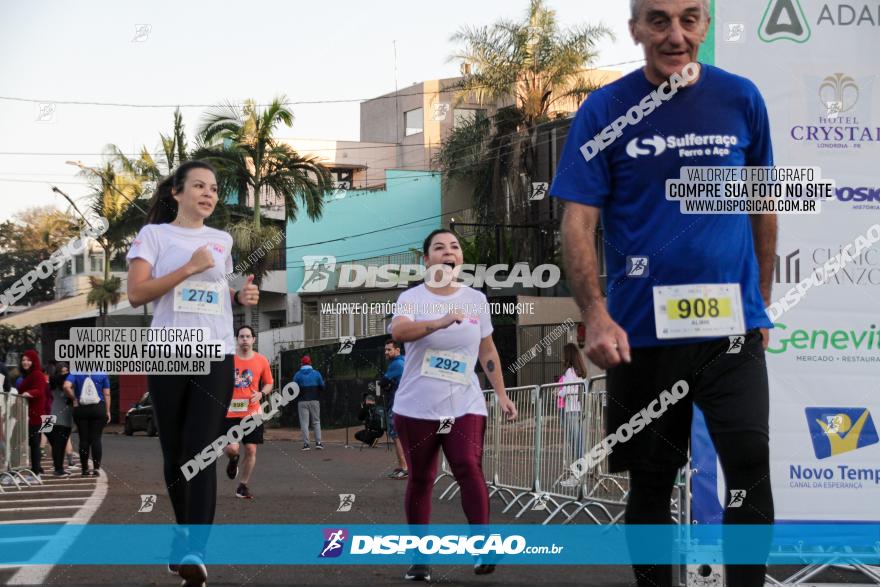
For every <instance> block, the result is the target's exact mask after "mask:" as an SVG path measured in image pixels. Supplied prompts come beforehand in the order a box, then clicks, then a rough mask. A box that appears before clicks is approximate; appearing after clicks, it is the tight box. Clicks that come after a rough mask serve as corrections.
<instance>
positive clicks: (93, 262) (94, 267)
mask: <svg viewBox="0 0 880 587" xmlns="http://www.w3.org/2000/svg"><path fill="white" fill-rule="evenodd" d="M89 272H91V273H103V272H104V257H103V256H101V255H89Z"/></svg>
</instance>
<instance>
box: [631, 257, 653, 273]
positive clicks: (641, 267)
mask: <svg viewBox="0 0 880 587" xmlns="http://www.w3.org/2000/svg"><path fill="white" fill-rule="evenodd" d="M626 276H627V277H647V276H648V258H647V257H627V258H626Z"/></svg>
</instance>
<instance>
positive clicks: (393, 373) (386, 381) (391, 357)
mask: <svg viewBox="0 0 880 587" xmlns="http://www.w3.org/2000/svg"><path fill="white" fill-rule="evenodd" d="M385 359H387V360H388V367H387V368H386V369H385V374H384V375H383V376H382V381H381V382H380V384H381V387H382V392H383V393H385V394H386V396H387V398H388V400H387V405H388V436H389V437H390V438H391V439H392V440H393V441H394V449H395V450H396V451H397V467H396V468H395V469H394V470H393V471H391V473H390V474H389V475H388V478H389V479H397V480H404V479H406V478H407V477H408V476H409V472H408V470H407V468H406V455H404V453H403V445H402V444H400V439H399V438H398V437H397V430H395V429H394V392H395V391H397V386H398V385H400V378H401V377H402V376H403V361H404V357H403V355H401V354H400V345H399V344H397V343H396V342H395V341H394V340H388V341H387V342H386V343H385Z"/></svg>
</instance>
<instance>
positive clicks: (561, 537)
mask: <svg viewBox="0 0 880 587" xmlns="http://www.w3.org/2000/svg"><path fill="white" fill-rule="evenodd" d="M189 553H197V554H198V555H199V556H200V557H201V558H202V559H203V560H204V561H205V563H207V564H219V565H239V564H248V565H315V564H356V565H372V564H389V563H390V564H410V563H413V562H423V563H425V564H464V563H467V564H473V563H474V562H475V561H476V560H477V559H479V561H480V562H483V563H486V564H495V563H502V564H514V565H628V564H632V563H636V564H710V563H725V564H763V563H765V562H768V561H769V563H770V564H809V563H837V562H840V563H862V564H878V563H880V524H780V525H777V526H758V525H755V526H673V525H670V526H592V525H566V526H537V525H513V524H511V525H495V526H467V525H430V526H407V525H355V524H351V525H339V526H327V525H285V524H261V525H237V524H236V525H232V524H218V525H214V526H175V525H161V524H132V525H112V524H110V525H107V524H90V525H76V524H65V525H53V524H21V525H8V526H0V564H7V565H22V564H40V565H43V564H52V565H89V564H111V565H153V564H165V563H168V562H179V561H180V560H181V559H182V558H183V557H184V556H186V555H187V554H189ZM768 556H769V559H768Z"/></svg>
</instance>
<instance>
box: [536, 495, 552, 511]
mask: <svg viewBox="0 0 880 587" xmlns="http://www.w3.org/2000/svg"><path fill="white" fill-rule="evenodd" d="M549 501H550V494H549V493H539V494H538V495H536V496H535V505H533V506H532V511H538V510H546V509H547V502H549Z"/></svg>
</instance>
